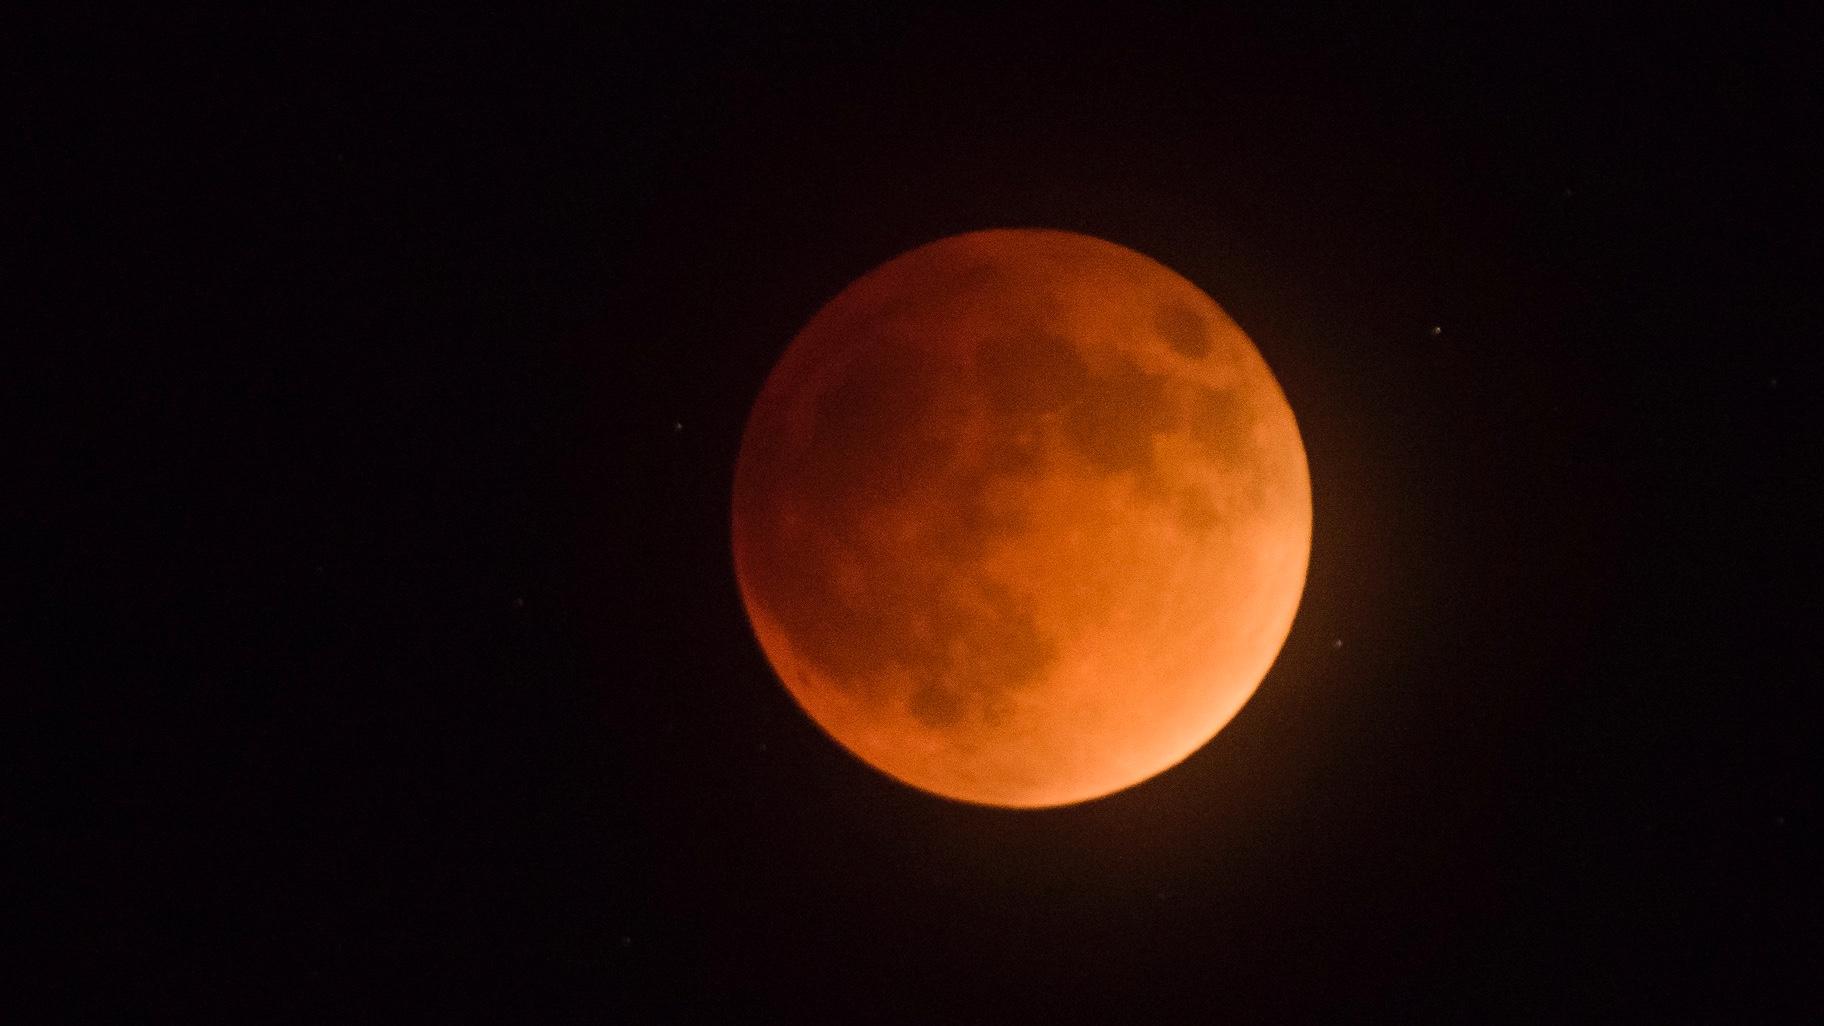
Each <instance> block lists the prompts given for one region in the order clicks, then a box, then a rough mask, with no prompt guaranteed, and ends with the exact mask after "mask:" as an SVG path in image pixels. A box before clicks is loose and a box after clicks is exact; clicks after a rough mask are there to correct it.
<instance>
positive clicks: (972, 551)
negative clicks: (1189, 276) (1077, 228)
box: [733, 229, 1311, 807]
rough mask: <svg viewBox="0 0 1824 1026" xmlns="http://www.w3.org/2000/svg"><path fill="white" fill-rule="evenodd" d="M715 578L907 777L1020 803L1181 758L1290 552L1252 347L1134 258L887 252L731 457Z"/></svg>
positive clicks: (1004, 248) (790, 673) (843, 730)
mask: <svg viewBox="0 0 1824 1026" xmlns="http://www.w3.org/2000/svg"><path fill="white" fill-rule="evenodd" d="M733 532H734V536H733V543H734V558H735V572H736V576H737V579H738V582H739V584H740V588H741V596H742V599H743V601H744V603H745V604H746V607H747V612H748V615H749V618H750V619H751V620H752V622H753V627H754V633H755V635H756V636H757V637H758V639H759V641H760V645H761V648H762V649H763V650H764V651H765V653H766V656H767V658H768V660H770V661H771V663H772V665H773V667H774V669H776V670H777V671H778V673H779V676H780V678H781V679H782V680H783V681H784V683H785V686H786V688H787V689H788V690H789V691H790V692H791V694H792V697H793V698H794V699H796V700H797V702H798V704H799V705H800V706H802V707H803V709H804V710H805V712H806V713H808V714H809V715H810V717H811V718H812V719H813V720H814V721H816V723H817V724H819V725H820V726H821V727H822V728H823V729H824V730H825V731H827V732H828V733H829V734H830V736H831V737H833V738H835V739H836V740H837V741H838V742H840V743H841V744H842V745H843V746H844V747H846V748H847V749H848V750H849V751H851V752H853V753H854V754H855V755H857V756H859V757H860V758H861V759H863V760H864V761H866V762H867V763H869V764H870V765H872V766H874V767H875V768H877V769H879V770H881V771H883V772H885V773H887V774H889V775H891V776H893V777H895V778H897V779H899V780H901V781H903V782H905V783H907V784H911V785H913V786H914V787H918V788H922V789H924V790H926V791H930V792H934V793H936V794H939V795H944V796H946V797H949V798H955V799H959V800H962V801H968V802H976V803H981V804H987V805H1001V806H1016V807H1040V806H1050V805H1062V804H1068V803H1071V802H1079V801H1085V800H1088V799H1091V798H1096V797H1100V796H1102V795H1105V794H1108V793H1110V792H1112V791H1117V790H1120V789H1122V788H1125V787H1129V786H1131V785H1133V784H1137V783H1139V782H1141V781H1143V780H1146V779H1147V778H1149V777H1152V776H1154V775H1155V774H1158V773H1160V772H1161V771H1163V770H1166V769H1168V768H1170V767H1171V766H1174V765H1176V764H1177V763H1179V762H1180V761H1182V760H1183V759H1184V758H1185V757H1187V756H1188V755H1190V754H1191V753H1192V752H1194V751H1196V750H1197V749H1198V748H1200V747H1201V746H1202V745H1203V744H1204V743H1206V742H1207V741H1209V740H1210V738H1211V737H1213V736H1215V734H1216V732H1217V731H1218V730H1221V729H1222V727H1223V726H1224V725H1225V724H1226V723H1228V722H1229V720H1230V719H1231V718H1232V717H1234V715H1235V713H1236V712H1237V711H1238V710H1240V708H1241V706H1242V704H1243V703H1245V702H1246V701H1247V700H1248V697H1249V696H1250V695H1252V694H1253V693H1254V689H1255V688H1256V687H1258V686H1259V684H1260V681H1261V679H1262V678H1263V677H1264V676H1265V674H1266V672H1267V670H1268V668H1269V667H1270V666H1271V665H1272V663H1273V660H1274V658H1275V657H1276V656H1277V655H1278V653H1279V649H1280V646H1281V645H1282V644H1284V642H1285V638H1286V635H1287V632H1288V631H1289V630H1290V629H1291V625H1292V618H1293V614H1294V613H1295V611H1296V610H1297V608H1298V601H1299V596H1300V594H1301V593H1302V591H1303V589H1304V581H1305V569H1306V565H1307V562H1308V560H1309V557H1310V551H1311V485H1310V478H1309V474H1308V471H1307V468H1306V464H1305V450H1304V444H1303V442H1302V441H1301V440H1300V438H1299V433H1298V426H1297V424H1296V423H1295V422H1294V420H1293V417H1292V410H1291V408H1290V407H1289V406H1288V405H1287V403H1286V399H1285V396H1284V394H1283V393H1282V392H1281V391H1280V388H1279V384H1278V382H1276V381H1275V380H1274V378H1273V374H1272V372H1271V371H1270V370H1269V369H1268V368H1267V365H1266V362H1265V361H1264V360H1263V359H1262V358H1261V355H1260V353H1259V351H1258V350H1257V349H1255V347H1254V344H1253V343H1252V342H1251V341H1250V340H1249V339H1248V337H1247V336H1246V335H1245V334H1244V333H1243V332H1242V330H1241V329H1240V328H1239V327H1237V326H1236V324H1235V322H1234V321H1232V320H1230V319H1229V317H1228V315H1227V314H1225V313H1224V312H1223V311H1222V309H1221V307H1219V306H1217V305H1216V303H1215V302H1214V301H1212V300H1211V299H1210V297H1209V296H1207V295H1205V294H1204V293H1203V292H1202V291H1201V290H1199V289H1198V288H1197V287H1196V286H1195V285H1193V284H1191V283H1190V282H1189V281H1186V280H1185V279H1184V278H1183V277H1180V276H1179V275H1178V274H1176V273H1175V272H1173V271H1172V270H1170V269H1169V268H1167V267H1165V266H1164V265H1162V264H1159V263H1158V262H1156V261H1154V260H1152V259H1151V258H1149V257H1146V256H1143V255H1141V254H1139V253H1136V252H1134V251H1133V250H1130V249H1126V248H1124V247H1121V246H1117V245H1114V244H1113V243H1109V242H1105V241H1102V240H1100V239H1096V238H1092V237H1090V236H1086V235H1077V234H1073V233H1069V232H1060V231H1049V230H1037V229H1005V230H993V231H981V232H971V233H968V234H964V235H957V236H953V237H950V238H946V239H940V240H938V241H936V242H933V243H930V244H928V245H925V246H921V247H919V248H917V249H914V250H911V251H910V252H907V253H904V254H901V255H900V256H898V257H895V258H894V259H892V260H890V261H888V262H887V263H885V264H883V265H881V266H880V267H878V268H876V269H874V270H873V271H871V272H869V273H868V274H866V275H864V276H863V277H862V278H860V279H859V280H857V281H855V282H854V283H853V284H851V285H850V286H849V287H848V288H846V289H844V290H843V291H842V293H841V294H840V295H838V296H837V297H836V298H835V299H833V300H831V301H830V302H829V303H828V304H827V305H826V306H824V307H823V309H821V310H820V311H818V312H817V314H816V316H815V317H813V318H812V319H811V321H810V323H808V324H807V325H805V327H804V329H803V330H802V331H801V332H799V334H798V336H797V337H796V338H795V339H794V340H793V341H792V344H791V346H790V347H789V348H788V349H787V350H786V352H785V355H784V356H783V357H782V358H781V359H780V361H779V363H778V365H777V366H776V367H775V368H774V369H773V371H772V374H771V375H770V376H769V377H768V379H767V381H766V384H765V387H764V388H763V389H762V391H761V393H760V397H759V399H758V401H757V402H756V403H755V405H754V408H753V411H752V413H751V414H750V416H749V418H748V423H747V430H746V433H745V435H744V436H743V438H742V443H741V453H740V457H739V459H738V461H737V463H736V468H735V484H734V508H733Z"/></svg>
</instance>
